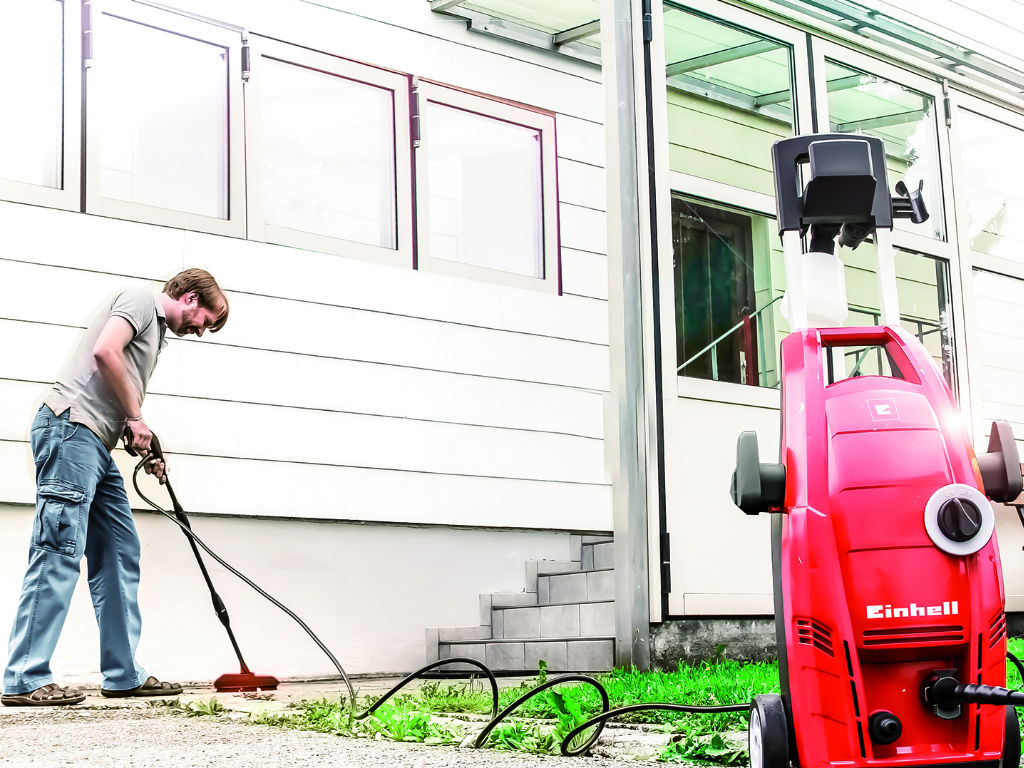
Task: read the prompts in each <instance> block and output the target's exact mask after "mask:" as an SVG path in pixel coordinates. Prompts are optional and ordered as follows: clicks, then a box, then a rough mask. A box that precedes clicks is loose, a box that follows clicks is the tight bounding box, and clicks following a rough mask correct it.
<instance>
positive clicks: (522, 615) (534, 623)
mask: <svg viewBox="0 0 1024 768" xmlns="http://www.w3.org/2000/svg"><path fill="white" fill-rule="evenodd" d="M614 634H615V603H613V602H612V601H610V600H608V601H601V602H593V603H565V604H561V605H534V606H526V607H521V608H498V609H495V610H494V612H493V616H492V618H491V637H492V638H494V639H499V638H500V639H506V640H507V639H533V638H552V637H600V636H604V635H614ZM457 639H459V640H462V639H466V640H470V639H476V638H470V637H466V638H457Z"/></svg>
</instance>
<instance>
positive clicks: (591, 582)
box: [580, 571, 615, 602]
mask: <svg viewBox="0 0 1024 768" xmlns="http://www.w3.org/2000/svg"><path fill="white" fill-rule="evenodd" d="M586 577H587V596H586V597H585V598H583V599H582V600H581V601H580V602H597V601H599V600H614V599H615V571H591V572H589V573H587V574H586Z"/></svg>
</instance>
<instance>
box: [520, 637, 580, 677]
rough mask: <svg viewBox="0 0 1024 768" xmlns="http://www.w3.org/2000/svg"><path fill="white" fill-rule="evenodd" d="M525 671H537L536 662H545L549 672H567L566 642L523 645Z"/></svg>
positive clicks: (553, 641) (555, 641) (554, 641)
mask: <svg viewBox="0 0 1024 768" xmlns="http://www.w3.org/2000/svg"><path fill="white" fill-rule="evenodd" d="M523 646H524V653H525V662H526V669H528V670H531V669H537V662H538V661H540V660H541V659H543V660H544V661H545V662H547V665H548V671H549V672H568V671H569V661H568V652H567V650H566V642H565V641H564V640H563V641H557V640H549V641H547V642H543V643H523Z"/></svg>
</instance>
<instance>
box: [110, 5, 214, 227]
mask: <svg viewBox="0 0 1024 768" xmlns="http://www.w3.org/2000/svg"><path fill="white" fill-rule="evenodd" d="M101 31H102V35H101V36H100V37H99V40H98V44H97V46H96V48H97V62H96V66H97V67H98V68H99V70H98V71H99V72H100V78H99V80H98V87H99V94H98V98H97V100H96V102H95V104H96V106H97V108H98V114H97V115H95V118H96V127H97V129H98V130H99V131H100V134H101V142H100V160H99V163H100V179H99V192H100V195H101V196H102V197H105V198H110V199H114V200H122V201H125V202H131V203H138V204H142V205H150V206H155V207H158V208H168V209H171V210H175V211H183V212H186V213H195V214H199V215H201V216H210V217H213V218H218V219H225V218H227V216H228V154H227V147H228V65H227V56H228V52H227V50H226V49H224V48H223V47H221V46H218V45H211V44H209V43H206V42H203V41H200V40H195V39H192V38H189V37H185V36H182V35H178V34H174V33H172V32H168V31H165V30H162V29H154V28H152V27H148V26H145V25H143V24H137V23H134V22H132V21H127V20H125V19H121V18H117V17H114V16H105V17H104V25H103V27H102V30H101ZM154 60H155V61H165V62H173V66H168V67H160V68H155V69H154V68H153V67H150V66H142V62H147V61H154Z"/></svg>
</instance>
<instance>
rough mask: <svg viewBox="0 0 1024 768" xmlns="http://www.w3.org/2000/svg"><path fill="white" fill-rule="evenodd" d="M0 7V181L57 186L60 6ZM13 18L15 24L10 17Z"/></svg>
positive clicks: (44, 2)
mask: <svg viewBox="0 0 1024 768" xmlns="http://www.w3.org/2000/svg"><path fill="white" fill-rule="evenodd" d="M14 6H15V7H16V8H17V11H15V10H14V9H13V8H8V7H5V9H4V13H5V14H10V17H9V18H8V19H7V20H6V21H7V23H3V24H0V72H3V73H4V74H3V76H2V77H0V104H2V105H3V111H4V115H5V117H4V119H2V120H0V178H3V179H8V180H10V181H18V182H22V183H25V184H34V185H38V186H41V187H52V188H54V189H60V188H61V187H62V186H63V166H62V160H63V114H62V107H63V94H64V89H63V80H64V72H63V70H64V50H63V31H64V19H63V10H64V6H63V3H61V2H57V1H56V0H33V1H32V2H19V3H15V4H14ZM15 13H16V14H17V19H16V20H15V18H14V14H15Z"/></svg>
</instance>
